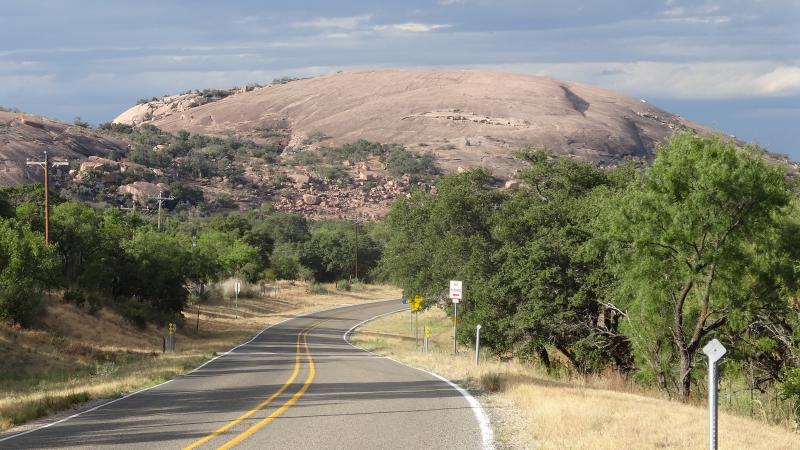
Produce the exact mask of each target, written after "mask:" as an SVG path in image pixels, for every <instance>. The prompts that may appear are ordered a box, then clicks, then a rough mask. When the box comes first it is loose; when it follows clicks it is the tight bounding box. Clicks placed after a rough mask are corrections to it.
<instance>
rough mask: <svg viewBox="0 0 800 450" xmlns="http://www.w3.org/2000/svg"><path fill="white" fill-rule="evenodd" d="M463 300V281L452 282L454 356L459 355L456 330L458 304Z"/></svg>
mask: <svg viewBox="0 0 800 450" xmlns="http://www.w3.org/2000/svg"><path fill="white" fill-rule="evenodd" d="M461 299H462V295H461V281H458V280H450V300H452V301H453V355H454V356H455V355H457V354H458V348H457V347H456V330H457V327H458V302H460V301H461Z"/></svg>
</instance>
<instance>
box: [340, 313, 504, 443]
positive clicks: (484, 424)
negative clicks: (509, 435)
mask: <svg viewBox="0 0 800 450" xmlns="http://www.w3.org/2000/svg"><path fill="white" fill-rule="evenodd" d="M402 311H408V308H403V309H398V310H396V311H391V312H388V313H385V314H380V315H377V316H375V317H371V318H369V319H367V320H364V321H363V322H360V323H357V324H355V325H353V327H352V328H350V329H349V330H347V331H346V332H345V333H344V334H343V335H342V339H344V341H345V342H347V343H348V344H349V345H350V346H351V347H353V348H357V349H359V350H362V351H365V352H367V353H369V354H371V355H374V356H377V357H380V358H386V359H388V360H390V361H394V362H396V363H397V364H400V365H403V366H406V367H410V368H412V369H415V370H419V371H420V372H424V373H427V374H428V375H431V376H433V377H435V378H438V379H439V380H441V381H444V382H445V383H447V384H449V385H450V387H452V388H453V389H455V390H456V391H458V393H459V394H461V395H462V396H463V397H464V398H465V399H466V400H467V403H469V406H470V408H471V409H472V412H473V413H474V414H475V419H476V420H477V421H478V426H479V427H480V429H481V440H482V441H483V448H484V450H493V449H494V443H493V440H494V432H493V431H492V427H491V425H490V421H489V416H488V415H487V414H486V411H485V410H484V409H483V406H481V404H480V402H479V401H478V400H477V399H475V397H473V396H472V394H470V393H469V391H468V390H466V389H464V388H462V387H461V386H459V385H457V384H455V383H454V382H452V381H450V380H448V379H447V378H445V377H443V376H441V375H439V374H438V373H434V372H431V371H428V370H425V369H420V368H419V367H414V366H412V365H409V364H406V363H404V362H402V361H398V360H396V359H394V358H392V357H390V356H385V355H379V354H377V353H375V352H371V351H369V350H367V349H365V348H363V347H359V346H358V345H355V344H353V343H352V342H350V340H349V339H347V337H348V336H349V335H350V333H352V332H353V331H354V330H355V329H356V328H358V327H360V326H362V325H364V324H365V323H367V322H371V321H373V320H376V319H380V318H381V317H384V316H388V315H391V314H396V313H399V312H402Z"/></svg>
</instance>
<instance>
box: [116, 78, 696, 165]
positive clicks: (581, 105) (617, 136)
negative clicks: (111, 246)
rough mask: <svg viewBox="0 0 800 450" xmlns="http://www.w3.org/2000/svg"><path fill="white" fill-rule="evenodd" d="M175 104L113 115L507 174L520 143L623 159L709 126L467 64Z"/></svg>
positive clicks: (602, 160) (596, 92)
mask: <svg viewBox="0 0 800 450" xmlns="http://www.w3.org/2000/svg"><path fill="white" fill-rule="evenodd" d="M172 104H174V105H179V104H180V103H176V102H175V101H173V102H172ZM178 109H180V107H179V106H175V107H174V108H172V107H170V108H161V109H156V110H154V111H153V113H152V114H151V116H152V117H150V118H149V119H144V116H142V115H141V114H140V113H137V112H136V111H141V110H142V108H141V106H136V107H134V108H132V109H131V110H129V111H126V112H125V113H123V114H122V115H120V116H119V117H117V119H115V121H118V122H126V123H131V122H136V120H133V119H132V117H134V116H137V117H142V118H143V119H144V121H145V122H147V123H152V124H154V125H156V126H158V127H160V128H163V129H166V130H168V131H173V132H174V131H177V130H181V129H185V130H188V131H191V132H195V133H203V134H212V135H219V136H224V135H227V134H229V133H234V134H237V135H239V136H242V137H246V138H250V139H253V140H256V141H262V142H263V141H269V140H275V139H277V140H279V141H281V143H282V144H284V145H288V146H290V147H300V146H312V147H313V146H319V145H326V146H333V145H337V144H344V143H350V142H353V141H356V140H358V139H367V140H370V141H376V142H381V143H397V144H402V145H404V146H406V147H407V148H409V149H411V150H413V151H417V152H428V153H432V154H433V156H434V157H435V159H436V163H437V165H438V166H439V167H441V168H443V169H444V170H446V171H454V170H456V169H457V168H458V167H462V168H472V167H478V166H482V167H488V168H491V169H492V170H493V171H494V172H495V173H496V174H497V175H500V176H503V177H510V176H511V175H513V173H514V172H515V171H516V170H517V169H518V168H519V167H521V166H522V165H523V163H522V162H521V161H519V160H518V159H516V158H514V156H513V154H512V153H513V151H514V150H517V149H519V148H522V147H526V146H533V147H537V148H547V149H548V150H550V151H551V152H554V153H557V154H563V155H571V156H573V157H576V158H579V159H583V160H587V161H591V162H595V163H598V164H614V163H616V162H618V161H620V160H621V159H623V158H625V157H629V156H634V157H641V158H644V159H650V158H651V157H652V155H653V150H654V148H655V146H656V145H657V144H658V143H659V142H660V141H663V140H664V139H666V138H667V137H668V136H670V135H671V134H672V133H673V132H674V131H675V130H676V129H679V128H691V129H695V130H705V129H704V128H703V127H701V126H699V125H697V124H694V123H692V122H689V121H687V120H685V119H683V118H681V117H679V116H676V115H674V114H671V113H668V112H666V111H663V110H661V109H658V108H656V107H654V106H652V105H651V104H649V103H646V102H643V101H642V100H640V99H636V98H631V97H628V96H626V95H622V94H619V93H616V92H612V91H609V90H606V89H601V88H597V87H593V86H588V85H584V84H579V83H571V82H566V81H560V80H556V79H552V78H547V77H540V76H532V75H520V74H509V73H497V72H486V71H470V70H463V71H441V70H375V71H357V72H343V73H337V74H331V75H326V76H320V77H316V78H311V79H304V80H297V81H293V82H291V83H286V84H280V85H273V86H267V87H264V88H260V89H255V90H252V91H249V92H243V93H237V94H236V95H232V96H229V97H226V98H224V99H221V100H218V101H215V102H213V103H207V104H203V105H200V106H196V107H192V108H191V109H188V110H185V111H179V110H178ZM156 111H160V112H156ZM137 114H138V115H137ZM137 123H138V122H137Z"/></svg>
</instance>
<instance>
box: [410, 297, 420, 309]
mask: <svg viewBox="0 0 800 450" xmlns="http://www.w3.org/2000/svg"><path fill="white" fill-rule="evenodd" d="M420 308H422V296H420V295H415V296H414V300H413V301H412V302H411V310H412V311H419V310H420Z"/></svg>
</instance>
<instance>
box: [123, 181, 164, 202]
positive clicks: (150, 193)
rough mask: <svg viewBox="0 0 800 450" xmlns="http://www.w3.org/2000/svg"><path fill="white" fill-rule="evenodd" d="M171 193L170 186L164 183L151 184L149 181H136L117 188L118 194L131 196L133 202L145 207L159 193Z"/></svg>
mask: <svg viewBox="0 0 800 450" xmlns="http://www.w3.org/2000/svg"><path fill="white" fill-rule="evenodd" d="M167 191H169V186H167V185H166V184H164V183H158V184H156V183H149V182H147V181H135V182H133V183H130V184H126V185H123V186H120V187H118V188H117V194H123V195H124V194H130V195H131V197H133V201H135V202H137V203H139V204H140V205H144V204H145V203H147V201H148V200H150V197H155V196H157V195H158V194H159V192H167Z"/></svg>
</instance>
